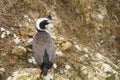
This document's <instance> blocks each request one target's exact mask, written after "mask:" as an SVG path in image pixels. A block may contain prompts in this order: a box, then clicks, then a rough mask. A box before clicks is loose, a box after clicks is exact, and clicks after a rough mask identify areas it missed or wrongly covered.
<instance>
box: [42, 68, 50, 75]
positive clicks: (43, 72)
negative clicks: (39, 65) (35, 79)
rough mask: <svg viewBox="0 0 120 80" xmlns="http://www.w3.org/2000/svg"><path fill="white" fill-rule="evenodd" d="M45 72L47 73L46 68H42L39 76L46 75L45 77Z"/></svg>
mask: <svg viewBox="0 0 120 80" xmlns="http://www.w3.org/2000/svg"><path fill="white" fill-rule="evenodd" d="M47 72H48V68H46V67H44V68H43V69H42V72H41V75H43V76H46V75H47Z"/></svg>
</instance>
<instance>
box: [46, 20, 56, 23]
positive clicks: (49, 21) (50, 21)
mask: <svg viewBox="0 0 120 80" xmlns="http://www.w3.org/2000/svg"><path fill="white" fill-rule="evenodd" d="M47 22H48V23H55V21H52V20H47Z"/></svg>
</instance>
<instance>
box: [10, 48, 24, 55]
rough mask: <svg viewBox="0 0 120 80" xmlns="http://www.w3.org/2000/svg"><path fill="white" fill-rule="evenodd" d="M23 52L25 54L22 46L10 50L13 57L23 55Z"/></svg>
mask: <svg viewBox="0 0 120 80" xmlns="http://www.w3.org/2000/svg"><path fill="white" fill-rule="evenodd" d="M25 52H26V49H25V48H24V47H23V46H16V47H15V48H14V49H13V50H12V54H15V55H23V54H24V53H25Z"/></svg>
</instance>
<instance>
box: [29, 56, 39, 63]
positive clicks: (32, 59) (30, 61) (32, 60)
mask: <svg viewBox="0 0 120 80" xmlns="http://www.w3.org/2000/svg"><path fill="white" fill-rule="evenodd" d="M28 62H29V63H32V64H37V63H36V61H35V59H34V57H32V58H30V59H28Z"/></svg>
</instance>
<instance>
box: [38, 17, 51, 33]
mask: <svg viewBox="0 0 120 80" xmlns="http://www.w3.org/2000/svg"><path fill="white" fill-rule="evenodd" d="M50 23H52V19H51V16H48V17H46V18H39V19H38V20H37V21H36V29H37V30H38V31H46V25H48V24H50Z"/></svg>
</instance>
